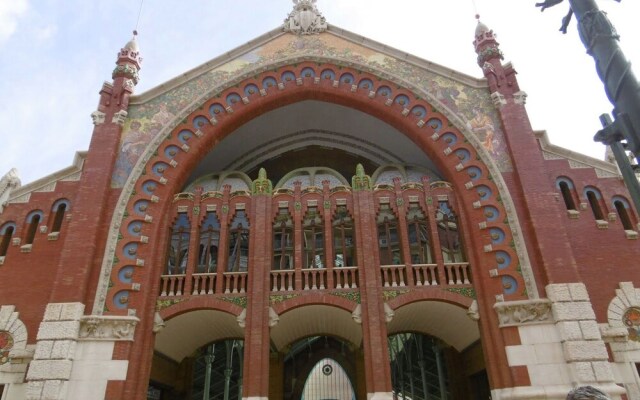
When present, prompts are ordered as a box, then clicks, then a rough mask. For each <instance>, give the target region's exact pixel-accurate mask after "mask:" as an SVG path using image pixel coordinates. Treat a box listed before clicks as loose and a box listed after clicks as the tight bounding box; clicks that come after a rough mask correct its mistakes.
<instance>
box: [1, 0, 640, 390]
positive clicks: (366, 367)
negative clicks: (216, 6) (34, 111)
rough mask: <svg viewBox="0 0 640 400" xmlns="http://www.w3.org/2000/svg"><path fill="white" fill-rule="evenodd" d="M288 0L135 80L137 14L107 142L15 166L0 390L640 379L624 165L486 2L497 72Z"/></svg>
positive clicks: (8, 179)
mask: <svg viewBox="0 0 640 400" xmlns="http://www.w3.org/2000/svg"><path fill="white" fill-rule="evenodd" d="M294 3H295V6H294V9H293V11H292V12H291V14H290V15H289V16H288V17H287V19H286V21H285V24H284V26H283V27H281V28H278V29H276V30H273V31H271V32H268V33H266V34H264V35H262V36H260V37H258V38H256V39H255V40H253V41H251V42H249V43H247V44H246V45H244V46H242V47H240V48H237V49H235V50H233V51H231V52H229V53H227V54H225V55H223V56H221V57H219V58H216V59H213V60H211V61H210V62H208V63H206V64H204V65H202V66H200V67H197V68H195V69H193V70H191V71H189V72H187V73H185V74H183V75H181V76H180V77H178V78H175V79H173V80H171V81H169V82H167V83H165V84H163V85H161V86H158V87H157V88H155V89H152V90H150V91H149V92H147V93H143V94H140V95H134V94H133V93H134V89H135V86H136V84H137V82H138V79H139V78H138V72H139V70H140V68H141V57H140V50H139V49H138V46H137V43H136V39H135V36H134V38H133V39H132V40H131V41H130V42H129V43H127V44H126V45H125V47H124V48H122V50H121V51H120V52H119V53H118V57H117V62H116V64H117V66H116V68H115V70H114V71H113V80H112V82H110V83H105V84H104V86H103V87H102V90H101V92H100V98H99V103H98V107H97V110H96V111H95V112H94V113H93V114H92V118H93V121H94V125H95V128H94V131H93V135H92V138H91V143H90V146H89V150H88V151H86V152H80V153H77V155H76V159H75V160H74V164H73V165H72V166H70V167H69V168H67V169H65V170H62V171H59V172H56V173H54V174H52V175H49V176H47V177H44V178H42V179H40V180H38V181H36V182H33V183H30V184H28V185H24V186H21V185H20V181H19V179H18V177H17V176H16V174H15V173H14V172H9V173H8V174H7V175H5V177H4V178H3V179H2V181H0V388H2V390H1V392H2V400H14V399H145V398H148V399H163V400H167V399H201V398H215V399H218V398H219V399H225V400H227V399H230V398H231V399H240V398H243V399H266V398H271V399H307V400H310V399H365V398H366V399H392V398H405V397H409V398H416V399H439V400H443V399H453V400H455V399H487V398H492V399H564V398H565V396H566V394H567V392H568V391H569V390H570V389H571V388H572V387H574V386H577V385H583V384H589V385H594V386H597V387H600V388H602V389H603V390H605V391H606V392H608V393H609V394H610V395H611V397H612V398H615V399H638V398H640V379H639V377H638V368H637V366H638V365H639V364H638V363H640V289H639V288H636V287H635V285H640V282H637V277H638V274H637V271H636V269H635V268H636V262H637V259H638V256H639V255H640V246H639V245H638V241H637V238H638V234H637V231H638V219H637V215H636V214H635V212H634V210H633V209H632V208H631V206H630V204H631V202H630V199H629V195H628V192H627V191H626V189H625V187H624V185H623V183H622V180H621V178H620V175H619V172H618V170H617V168H616V166H615V165H614V164H612V163H609V162H606V161H600V160H595V159H592V158H589V157H586V156H582V155H580V154H576V153H574V152H572V151H569V150H566V149H562V148H559V147H557V146H554V145H552V144H550V143H549V142H548V140H547V138H546V135H545V133H544V132H534V131H533V130H532V128H531V126H530V123H529V120H528V117H527V112H526V109H525V101H526V93H525V92H524V91H523V90H521V89H520V88H519V86H518V81H517V78H516V71H515V70H514V68H513V67H512V66H511V65H510V64H508V63H503V56H502V53H501V51H500V49H499V45H498V43H497V41H496V39H495V36H494V34H493V32H492V31H491V30H490V29H489V28H487V27H486V26H485V25H483V24H482V23H478V27H477V29H476V32H475V41H474V46H475V49H476V53H477V55H478V65H479V67H480V69H481V71H482V74H483V78H480V79H477V78H473V77H469V76H466V75H463V74H461V73H458V72H456V71H453V70H450V69H448V68H445V67H442V66H439V65H435V64H433V63H430V62H427V61H425V60H421V59H418V58H416V57H412V56H410V55H406V54H405V53H402V52H400V51H397V50H394V49H390V48H389V47H387V46H384V45H382V44H380V43H376V42H373V41H371V40H368V39H366V38H362V37H360V36H357V35H355V34H352V33H350V32H346V31H344V30H342V29H339V28H337V27H334V26H331V25H328V24H327V23H326V21H325V19H324V18H323V17H322V15H321V13H320V12H319V11H318V10H317V8H316V7H315V4H314V2H313V1H310V0H300V1H296V2H294Z"/></svg>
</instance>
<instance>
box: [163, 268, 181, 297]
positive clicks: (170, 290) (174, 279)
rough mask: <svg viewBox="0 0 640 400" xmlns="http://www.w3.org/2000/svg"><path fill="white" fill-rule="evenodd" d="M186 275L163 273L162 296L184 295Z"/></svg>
mask: <svg viewBox="0 0 640 400" xmlns="http://www.w3.org/2000/svg"><path fill="white" fill-rule="evenodd" d="M185 277H186V275H184V274H180V275H162V276H161V277H160V279H161V291H160V297H166V296H182V293H183V292H184V278H185Z"/></svg>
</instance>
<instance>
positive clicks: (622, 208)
mask: <svg viewBox="0 0 640 400" xmlns="http://www.w3.org/2000/svg"><path fill="white" fill-rule="evenodd" d="M613 207H614V208H615V209H616V213H618V218H619V219H620V222H622V226H623V228H624V230H626V231H634V230H635V226H634V223H633V213H632V212H631V209H630V207H629V203H628V202H627V200H626V199H624V198H622V197H620V196H615V197H614V198H613Z"/></svg>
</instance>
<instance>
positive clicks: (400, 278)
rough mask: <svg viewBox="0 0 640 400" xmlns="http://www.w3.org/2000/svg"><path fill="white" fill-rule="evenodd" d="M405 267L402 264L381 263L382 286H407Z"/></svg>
mask: <svg viewBox="0 0 640 400" xmlns="http://www.w3.org/2000/svg"><path fill="white" fill-rule="evenodd" d="M405 270H406V267H405V266H404V265H381V266H380V271H381V272H382V286H384V287H398V286H400V287H404V286H407V284H406V282H407V279H406V276H405Z"/></svg>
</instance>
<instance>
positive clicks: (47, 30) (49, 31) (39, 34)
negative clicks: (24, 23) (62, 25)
mask: <svg viewBox="0 0 640 400" xmlns="http://www.w3.org/2000/svg"><path fill="white" fill-rule="evenodd" d="M0 1H1V0H0ZM57 32H58V27H57V26H56V25H53V24H49V25H47V26H45V27H43V28H40V29H37V30H36V32H35V34H36V38H37V39H38V40H40V41H46V40H48V39H50V38H52V37H53V35H55V34H56V33H57Z"/></svg>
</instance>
